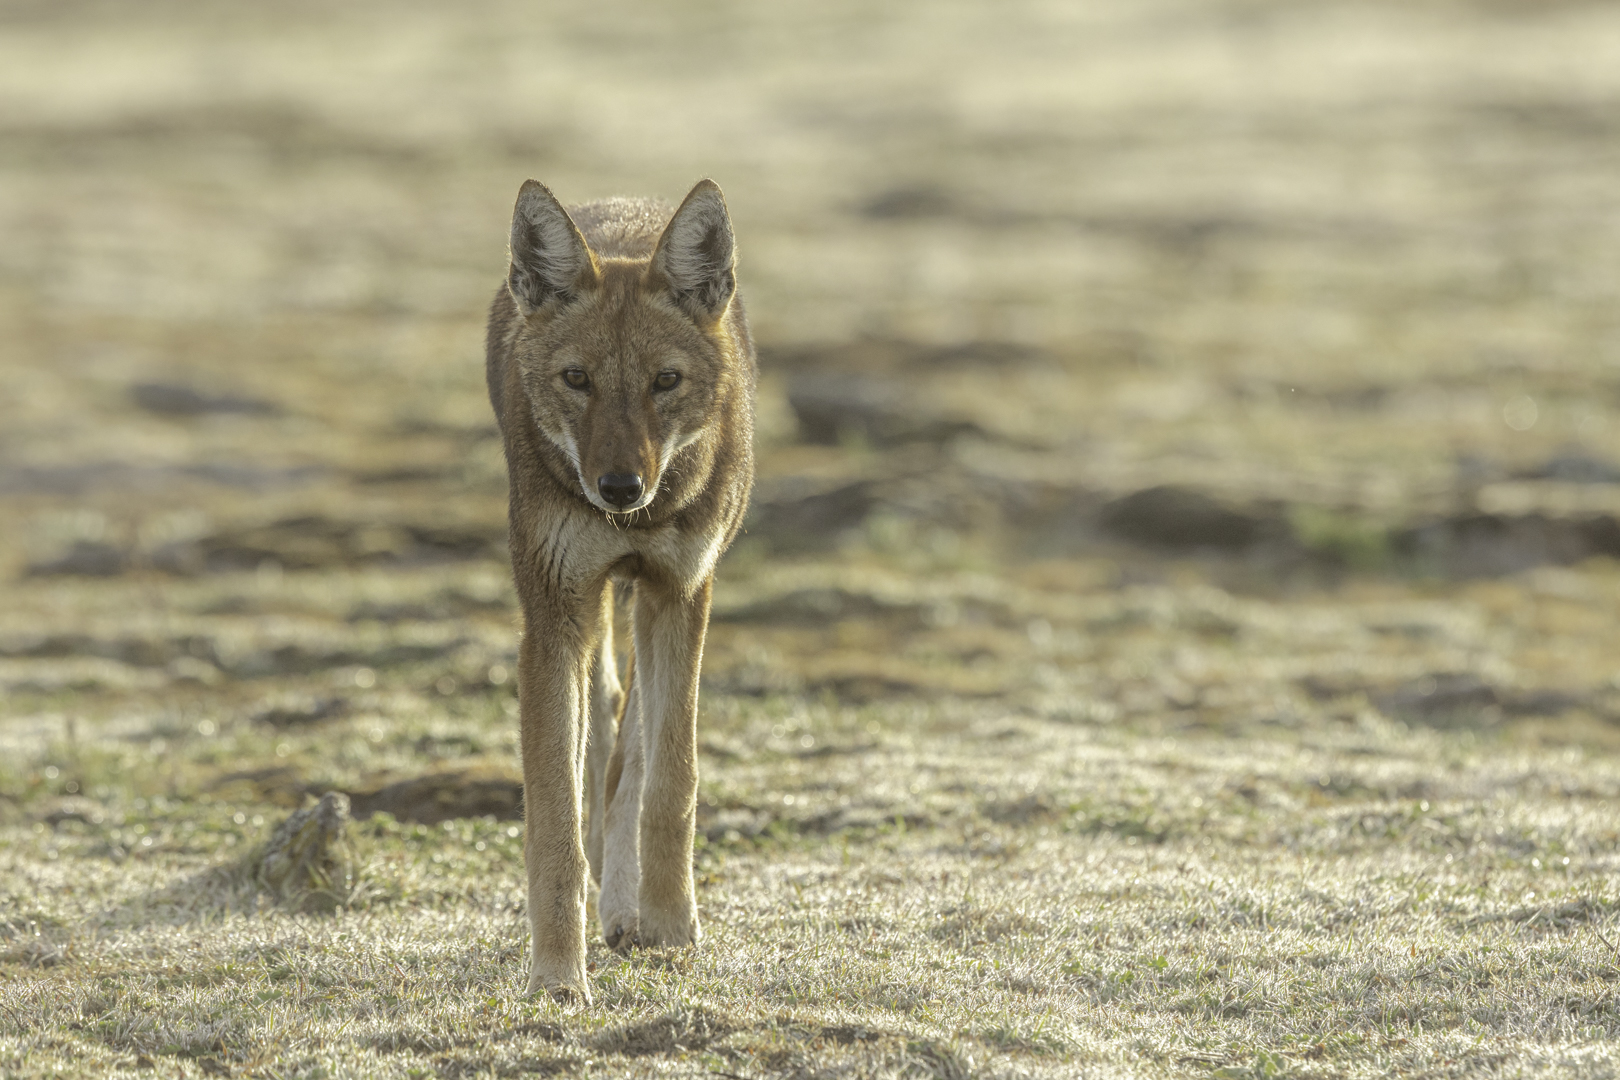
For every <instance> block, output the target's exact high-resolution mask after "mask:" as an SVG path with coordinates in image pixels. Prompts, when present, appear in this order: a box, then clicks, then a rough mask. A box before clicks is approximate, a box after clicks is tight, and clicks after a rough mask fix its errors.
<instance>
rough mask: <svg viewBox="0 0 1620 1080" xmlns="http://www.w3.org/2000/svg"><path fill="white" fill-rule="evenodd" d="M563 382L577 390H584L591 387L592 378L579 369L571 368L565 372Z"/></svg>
mask: <svg viewBox="0 0 1620 1080" xmlns="http://www.w3.org/2000/svg"><path fill="white" fill-rule="evenodd" d="M563 382H565V383H567V384H568V385H569V386H572V387H573V388H574V389H575V390H584V389H585V388H586V387H588V386H590V385H591V377H590V376H589V375H587V374H585V373H584V372H583V371H581V370H580V369H579V368H577V367H571V368H569V369H568V370H567V371H565V372H563Z"/></svg>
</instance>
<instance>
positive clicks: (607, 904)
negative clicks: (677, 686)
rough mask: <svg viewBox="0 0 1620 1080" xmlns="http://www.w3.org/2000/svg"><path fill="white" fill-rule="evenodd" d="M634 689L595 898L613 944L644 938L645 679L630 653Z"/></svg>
mask: <svg viewBox="0 0 1620 1080" xmlns="http://www.w3.org/2000/svg"><path fill="white" fill-rule="evenodd" d="M629 684H630V685H629V688H628V689H627V690H626V691H625V693H626V694H627V695H628V696H627V698H626V700H625V703H624V718H623V719H622V720H621V721H620V722H619V738H618V742H617V743H616V744H615V745H614V748H613V757H612V759H611V760H610V761H609V762H608V767H607V776H606V780H605V783H604V784H603V789H604V790H603V794H604V796H605V801H606V804H607V813H606V814H605V815H604V828H603V830H602V832H603V837H602V839H603V844H602V893H601V896H600V897H599V898H598V899H597V902H596V913H597V916H598V917H599V918H600V919H601V920H602V939H603V940H604V941H606V942H607V943H608V946H609V947H610V948H614V949H621V950H623V949H628V948H630V947H631V946H633V945H635V944H636V943H637V941H638V940H639V937H640V928H641V922H640V911H641V899H640V897H641V788H642V774H643V761H644V760H645V756H644V748H643V746H642V738H641V692H640V687H641V680H640V679H638V678H637V677H636V658H635V654H634V653H632V654H631V656H630V670H629Z"/></svg>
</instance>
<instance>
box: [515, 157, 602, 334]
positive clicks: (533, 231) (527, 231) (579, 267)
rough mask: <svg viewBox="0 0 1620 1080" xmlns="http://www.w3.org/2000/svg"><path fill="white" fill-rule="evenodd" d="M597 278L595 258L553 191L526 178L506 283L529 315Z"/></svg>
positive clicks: (519, 205) (519, 204)
mask: <svg viewBox="0 0 1620 1080" xmlns="http://www.w3.org/2000/svg"><path fill="white" fill-rule="evenodd" d="M595 280H596V260H595V259H594V258H592V256H591V249H590V248H589V247H587V246H586V245H585V238H584V237H583V236H581V235H580V233H579V228H578V226H576V225H575V224H574V219H573V218H571V217H569V216H568V211H566V210H564V209H563V207H562V203H560V202H558V201H557V197H556V196H555V195H553V194H552V193H551V189H550V188H548V187H546V185H544V184H542V183H540V181H538V180H525V181H524V182H523V187H522V188H521V189H519V191H518V197H517V206H516V207H514V208H513V210H512V265H511V268H510V269H509V270H508V271H507V274H506V287H507V288H508V289H510V290H511V291H512V299H513V300H515V301H516V302H517V306H518V310H519V311H521V312H522V313H523V314H524V316H525V317H527V316H529V315H533V314H534V313H535V312H536V311H538V310H540V308H541V307H542V306H544V305H545V304H546V303H547V302H548V301H551V300H554V299H556V300H568V299H570V298H572V297H573V296H575V295H577V294H578V293H579V291H580V290H581V289H584V288H588V287H590V285H591V284H592V283H593V282H594V281H595Z"/></svg>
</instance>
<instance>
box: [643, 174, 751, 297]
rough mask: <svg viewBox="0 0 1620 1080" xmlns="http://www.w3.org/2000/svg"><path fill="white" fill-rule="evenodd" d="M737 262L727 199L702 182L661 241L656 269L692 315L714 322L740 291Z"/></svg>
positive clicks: (654, 261) (710, 182)
mask: <svg viewBox="0 0 1620 1080" xmlns="http://www.w3.org/2000/svg"><path fill="white" fill-rule="evenodd" d="M736 262H737V251H736V246H735V244H734V243H733V241H732V238H731V215H730V214H729V213H727V211H726V199H725V196H723V195H721V194H720V185H718V184H716V183H715V182H714V181H713V180H699V181H698V184H697V186H696V187H694V188H693V189H692V190H691V192H689V193H688V194H687V196H686V199H685V201H683V202H682V203H681V208H680V209H679V210H677V211H675V216H674V217H672V218H670V219H669V224H668V225H666V226H665V227H664V235H663V236H660V237H659V238H658V248H657V250H655V251H654V252H653V257H652V268H653V270H654V271H656V272H657V273H659V274H661V275H663V278H664V281H665V282H666V283H667V284H668V285H669V291H670V292H671V293H673V294H674V297H675V302H676V303H678V304H680V305H681V307H683V308H685V309H686V311H687V313H688V314H690V315H691V316H692V317H693V318H694V319H697V320H698V321H699V322H714V321H715V320H717V319H719V318H720V316H722V315H724V314H725V313H726V306H727V305H728V304H730V303H731V296H732V294H733V293H735V292H736V291H737V273H736V269H735V267H736Z"/></svg>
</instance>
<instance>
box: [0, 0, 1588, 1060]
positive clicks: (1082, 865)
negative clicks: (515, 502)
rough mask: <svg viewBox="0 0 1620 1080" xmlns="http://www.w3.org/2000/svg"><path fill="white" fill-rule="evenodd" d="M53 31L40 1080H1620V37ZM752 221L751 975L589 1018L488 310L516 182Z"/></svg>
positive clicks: (20, 1031)
mask: <svg viewBox="0 0 1620 1080" xmlns="http://www.w3.org/2000/svg"><path fill="white" fill-rule="evenodd" d="M0 19H4V20H5V26H6V30H5V32H4V33H3V34H0V114H3V115H4V116H5V117H6V119H5V120H4V121H3V122H0V123H3V130H0V233H3V235H4V236H5V238H6V242H5V244H4V245H0V331H3V332H0V371H3V372H4V379H5V387H6V390H7V393H6V394H5V395H3V400H0V520H3V521H4V523H5V525H4V527H3V528H0V575H4V579H5V584H4V586H3V597H4V604H3V605H0V694H3V696H0V1073H3V1074H5V1075H7V1076H11V1075H15V1076H18V1077H47V1076H78V1075H113V1074H123V1073H130V1074H134V1075H140V1076H155V1077H166V1076H181V1075H185V1076H191V1077H196V1076H208V1075H239V1076H265V1077H272V1076H275V1077H292V1076H307V1077H314V1076H329V1077H340V1076H373V1075H376V1076H448V1077H463V1076H466V1077H472V1076H486V1075H499V1076H510V1075H516V1074H519V1073H537V1074H553V1073H556V1074H564V1075H602V1076H618V1075H626V1076H629V1075H652V1074H657V1075H699V1076H706V1075H718V1076H728V1077H733V1078H736V1077H749V1078H763V1077H768V1076H771V1077H774V1076H784V1077H785V1076H805V1077H810V1076H836V1075H849V1076H866V1075H874V1076H938V1077H965V1076H978V1075H997V1076H1001V1075H1005V1076H1014V1075H1038V1076H1072V1075H1076V1074H1077V1073H1084V1074H1086V1075H1115V1074H1118V1075H1161V1074H1165V1075H1192V1076H1214V1077H1223V1078H1234V1077H1256V1078H1261V1077H1281V1076H1300V1077H1308V1076H1323V1077H1326V1076H1385V1075H1397V1074H1398V1075H1420V1076H1435V1077H1440V1076H1495V1075H1515V1076H1519V1075H1559V1076H1565V1075H1577V1076H1593V1077H1597V1076H1605V1075H1610V1074H1612V1073H1613V1072H1615V1071H1616V1068H1617V1062H1616V1055H1615V1052H1614V1049H1613V1048H1614V1046H1615V1045H1616V1039H1617V1036H1620V998H1617V996H1616V987H1617V985H1620V919H1617V918H1616V913H1617V911H1620V892H1617V889H1616V882H1617V881H1620V824H1617V820H1620V819H1617V817H1616V815H1615V812H1614V807H1615V805H1616V799H1617V798H1620V764H1617V762H1620V758H1617V757H1616V750H1617V749H1620V668H1617V667H1616V661H1615V657H1616V656H1620V619H1617V617H1616V612H1617V611H1620V564H1617V563H1616V561H1615V559H1614V556H1615V555H1616V554H1620V542H1617V540H1616V538H1617V537H1620V532H1617V531H1615V530H1620V526H1617V525H1615V522H1616V520H1617V514H1620V496H1617V495H1616V492H1617V491H1620V484H1617V483H1616V481H1617V480H1620V467H1616V465H1615V462H1617V461H1620V393H1617V390H1620V383H1617V381H1616V363H1617V360H1620V321H1617V319H1616V315H1615V307H1614V304H1613V297H1614V295H1615V293H1616V290H1617V288H1620V276H1617V274H1616V271H1615V264H1614V261H1613V259H1612V252H1613V251H1614V250H1615V249H1616V247H1617V246H1620V201H1617V199H1616V195H1615V193H1616V192H1617V191H1620V183H1617V181H1620V176H1617V172H1620V167H1617V161H1616V158H1615V156H1614V152H1613V135H1614V133H1615V121H1614V117H1615V116H1620V111H1617V110H1616V104H1615V103H1616V101H1617V100H1620V82H1617V80H1620V74H1617V73H1620V53H1617V50H1616V47H1615V42H1616V40H1617V38H1616V30H1617V27H1620V21H1617V17H1616V15H1615V13H1614V12H1613V11H1612V10H1611V9H1610V8H1608V7H1606V6H1603V5H1596V4H1581V3H1569V4H1560V5H1551V6H1539V7H1535V8H1534V10H1532V9H1531V8H1523V9H1522V10H1521V9H1520V8H1519V7H1515V6H1513V5H1503V4H1483V3H1444V4H1441V3H1436V4H1430V5H1417V6H1414V5H1397V4H1388V3H1382V2H1376V0H1367V2H1363V3H1347V4H1342V5H1332V6H1323V5H1283V4H1270V3H1249V2H1247V0H1230V2H1226V0H1223V2H1221V3H1183V2H1178V0H1170V2H1165V3H1147V4H1144V3H1137V2H1131V3H1123V2H1120V3H1114V2H1107V3H1098V4H1090V5H1067V6H1065V5H1055V6H1042V5H1039V4H1033V3H1031V4H1017V5H1007V4H997V5H974V4H938V3H936V4H929V5H925V6H908V5H902V4H889V5H882V6H880V7H878V8H872V7H871V6H870V5H841V4H818V5H788V6H782V5H776V6H772V7H769V8H763V7H758V6H743V5H737V6H730V5H724V4H721V5H677V6H675V7H670V6H668V5H664V6H659V5H644V4H610V5H605V6H604V5H596V6H593V7H591V8H590V9H589V10H587V9H585V8H580V9H579V10H577V11H570V12H562V11H551V12H536V11H535V10H533V9H532V8H531V7H530V6H525V5H505V4H501V3H496V2H493V0H491V2H487V3H480V4H478V5H474V6H472V7H468V6H467V5H461V6H457V7H444V6H431V5H423V6H401V5H393V6H389V7H387V8H386V9H385V8H384V7H382V6H369V5H364V4H362V5H350V6H348V7H346V8H344V9H343V10H342V11H341V12H327V11H325V10H324V9H316V8H313V7H308V6H302V5H297V4H280V5H274V6H272V7H270V8H262V7H261V8H255V9H253V11H251V12H249V11H247V10H246V9H243V10H242V11H239V12H237V11H232V12H225V11H205V10H203V9H200V8H197V7H196V6H195V5H191V4H187V3H180V2H178V0H176V2H174V3H169V4H159V5H142V6H139V7H137V6H130V5H106V4H97V3H84V4H72V5H60V4H58V5H26V4H24V5H13V6H12V8H11V9H10V10H9V11H7V12H4V13H0ZM701 174H711V175H714V176H715V177H716V178H717V179H719V180H720V181H721V183H722V184H723V185H724V186H725V188H726V191H727V194H728V198H729V199H730V202H731V205H732V208H733V211H734V213H735V214H736V216H737V221H738V232H739V237H740V240H741V244H742V255H743V283H744V287H745V292H746V295H747V296H748V299H749V303H750V310H751V313H752V316H753V319H754V323H755V326H756V329H757V330H758V334H759V337H760V339H761V342H762V344H763V346H764V351H765V356H764V359H765V376H764V380H765V381H764V386H763V391H764V393H763V399H762V402H761V406H762V423H761V429H760V451H761V462H762V475H761V483H760V489H759V499H758V505H759V510H758V513H757V514H756V517H755V518H754V521H753V524H752V526H751V531H750V533H749V535H748V536H747V537H745V538H744V541H743V542H742V543H741V544H740V545H739V547H738V549H737V550H736V551H735V552H734V554H733V555H732V556H731V557H730V558H728V560H727V561H726V563H725V564H724V566H723V568H722V572H721V581H720V584H719V587H718V591H717V599H716V616H715V622H714V626H713V628H712V633H711V637H710V644H709V651H708V655H707V658H706V666H705V691H704V700H703V720H702V728H701V739H702V753H703V761H702V775H703V787H702V791H701V805H700V819H699V826H700V835H701V839H700V846H699V851H698V862H699V868H700V886H699V887H700V894H701V895H700V902H701V904H702V910H703V915H704V920H705V923H704V925H705V932H706V937H705V940H704V943H703V945H702V947H701V948H700V949H698V950H695V951H685V952H669V953H658V952H648V953H638V954H635V955H632V956H630V957H628V958H620V957H617V956H615V955H613V954H611V953H608V952H607V951H605V950H603V949H602V948H601V947H600V946H599V945H598V946H596V947H595V948H594V949H593V952H592V954H591V964H592V966H593V979H594V985H595V988H596V993H597V1003H596V1005H595V1006H594V1007H592V1008H590V1009H581V1010H574V1011H569V1010H566V1009H563V1008H561V1007H559V1006H557V1005H556V1004H554V1003H551V1002H550V1001H547V1000H528V999H523V998H521V997H519V996H518V990H519V988H520V987H521V985H522V983H521V980H522V977H523V957H524V951H525V946H526V943H525V941H524V940H523V932H524V931H523V927H524V917H523V908H522V894H521V888H520V877H521V852H520V841H519V837H520V827H521V826H520V822H519V821H517V820H516V816H515V815H516V805H515V802H514V785H513V778H514V776H515V769H516V754H515V747H516V729H515V712H516V711H515V707H514V703H513V701H512V696H511V682H510V674H511V670H512V666H513V663H514V653H515V649H514V644H515V637H514V625H513V615H512V598H511V594H510V587H509V584H508V580H509V579H508V572H507V570H506V568H505V567H504V566H503V565H502V559H503V558H504V514H505V501H504V477H503V473H502V467H501V462H500V456H499V448H498V446H497V444H496V443H495V441H494V439H493V438H492V431H491V422H490V418H489V416H488V406H487V403H486V402H485V401H484V400H483V396H482V395H483V390H482V385H481V379H482V373H481V368H480V357H479V333H480V320H481V313H482V308H483V306H484V304H485V303H486V301H487V297H488V293H489V291H490V290H491V289H492V287H493V285H494V283H495V282H496V280H498V276H499V271H500V262H501V257H502V250H501V245H502V237H503V235H504V221H505V216H506V213H507V211H508V208H509V206H510V199H511V197H512V194H513V193H514V192H515V190H516V187H517V185H518V183H519V182H520V180H521V179H522V178H523V177H524V176H527V175H537V176H540V177H541V178H543V179H545V180H547V181H548V182H549V183H551V184H552V186H553V187H555V188H556V189H557V190H558V191H559V192H560V193H562V194H563V195H564V196H565V197H567V198H576V197H577V198H588V197H593V196H599V195H605V194H611V193H614V192H619V191H632V192H645V193H658V194H663V195H665V196H666V197H669V196H675V195H678V194H679V193H680V192H681V191H683V190H685V188H686V187H687V186H688V185H689V184H690V182H691V181H692V180H693V179H694V178H695V177H696V176H698V175H701ZM1527 403H1528V404H1527ZM1189 522H1192V523H1194V524H1196V526H1197V528H1196V529H1195V530H1194V531H1195V532H1199V533H1200V535H1204V536H1215V535H1219V536H1220V537H1223V538H1224V539H1221V540H1220V542H1219V543H1216V544H1213V545H1204V546H1199V545H1196V544H1188V543H1184V542H1181V541H1178V540H1176V539H1175V536H1176V535H1177V530H1178V529H1181V530H1185V529H1187V528H1189V525H1188V523H1189ZM1605 530H1609V531H1605ZM326 790H341V791H344V792H347V793H348V794H349V795H350V797H351V799H352V801H353V805H354V806H355V809H356V812H357V814H359V815H362V817H361V819H360V820H358V821H357V822H356V823H354V824H353V825H352V826H351V828H350V832H351V833H352V839H353V841H354V844H355V849H356V853H357V858H358V861H359V865H360V867H361V870H360V874H359V878H358V880H357V882H356V883H355V885H354V888H353V890H352V894H351V895H350V896H349V897H348V902H347V903H346V904H345V905H344V906H342V907H341V908H340V909H339V910H337V911H336V912H334V913H330V914H324V915H322V914H298V913H294V912H292V911H289V910H287V909H286V908H285V907H283V906H281V905H278V904H276V903H274V902H273V900H272V898H271V897H270V896H269V895H268V894H267V893H265V892H264V891H263V890H262V889H261V888H260V886H259V885H258V883H257V882H256V879H255V875H254V873H253V869H254V868H253V857H254V852H255V851H257V850H258V849H259V846H260V845H261V844H262V843H263V842H264V841H265V839H266V838H267V837H268V836H269V835H270V833H271V830H272V829H273V828H274V826H275V825H276V824H277V823H278V822H279V821H281V820H283V819H284V818H285V817H286V816H287V815H288V814H289V813H291V812H292V811H293V810H294V809H295V808H297V807H299V806H301V805H305V804H306V803H307V802H308V801H309V800H310V799H311V797H312V796H313V795H315V794H318V793H320V792H323V791H326ZM364 815H369V816H364Z"/></svg>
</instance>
